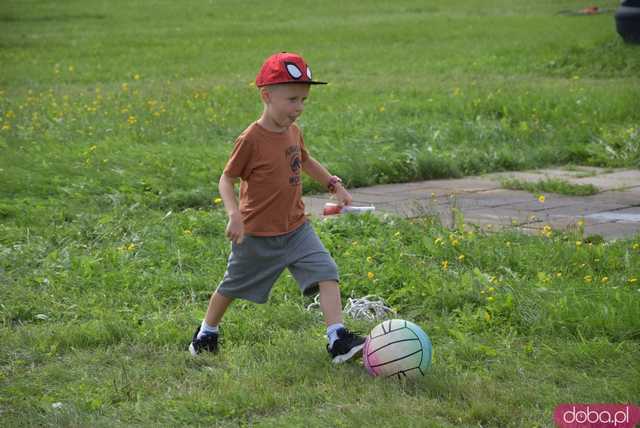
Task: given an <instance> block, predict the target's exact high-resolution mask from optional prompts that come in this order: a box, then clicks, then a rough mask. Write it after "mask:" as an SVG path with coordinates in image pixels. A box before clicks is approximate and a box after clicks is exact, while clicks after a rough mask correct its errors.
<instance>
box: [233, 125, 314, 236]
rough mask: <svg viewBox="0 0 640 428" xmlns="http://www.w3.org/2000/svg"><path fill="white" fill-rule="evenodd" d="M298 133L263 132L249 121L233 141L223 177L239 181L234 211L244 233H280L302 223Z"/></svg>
mask: <svg viewBox="0 0 640 428" xmlns="http://www.w3.org/2000/svg"><path fill="white" fill-rule="evenodd" d="M308 157H309V154H308V153H307V150H306V149H305V147H304V141H303V139H302V134H301V132H300V129H299V128H298V127H297V126H296V125H295V124H293V125H291V126H290V127H289V128H288V129H287V130H286V131H285V132H282V133H280V132H273V131H269V130H267V129H265V128H263V127H262V126H260V125H258V123H257V122H254V123H253V124H251V126H249V127H248V128H247V129H245V130H244V132H242V134H240V136H239V137H238V138H237V139H236V142H235V147H234V149H233V152H232V153H231V157H230V158H229V161H228V162H227V165H226V166H225V168H224V174H226V175H227V176H229V177H232V178H238V177H239V178H240V179H241V182H240V213H241V214H242V219H243V222H244V230H245V232H246V233H247V234H249V235H256V236H276V235H283V234H285V233H287V232H290V231H292V230H293V229H295V228H296V227H298V226H300V225H301V224H302V223H304V221H305V214H304V203H303V202H302V177H301V172H302V163H303V162H305V161H306V160H307V159H308Z"/></svg>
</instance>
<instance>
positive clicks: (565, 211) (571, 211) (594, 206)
mask: <svg viewBox="0 0 640 428" xmlns="http://www.w3.org/2000/svg"><path fill="white" fill-rule="evenodd" d="M625 207H626V205H619V204H615V203H609V204H606V203H602V202H595V203H589V202H588V201H585V200H584V199H580V200H579V201H578V203H575V204H573V205H569V206H558V207H555V208H549V209H546V210H544V211H543V212H544V213H545V214H547V215H549V216H551V217H553V216H557V215H559V216H571V217H576V218H578V217H584V216H586V215H589V214H593V213H598V212H604V211H610V210H618V209H623V208H625Z"/></svg>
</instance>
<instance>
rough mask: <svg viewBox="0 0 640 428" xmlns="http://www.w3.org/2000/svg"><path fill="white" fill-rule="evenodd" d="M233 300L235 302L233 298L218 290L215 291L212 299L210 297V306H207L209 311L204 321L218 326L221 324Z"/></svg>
mask: <svg viewBox="0 0 640 428" xmlns="http://www.w3.org/2000/svg"><path fill="white" fill-rule="evenodd" d="M231 302H233V298H231V297H227V296H224V295H222V294H220V293H218V292H217V291H216V292H214V293H213V294H212V295H211V299H209V306H208V307H207V313H206V315H205V317H204V321H205V322H206V323H207V324H209V325H210V326H217V325H218V324H220V321H222V317H223V316H224V313H225V312H226V311H227V308H228V307H229V305H230V304H231Z"/></svg>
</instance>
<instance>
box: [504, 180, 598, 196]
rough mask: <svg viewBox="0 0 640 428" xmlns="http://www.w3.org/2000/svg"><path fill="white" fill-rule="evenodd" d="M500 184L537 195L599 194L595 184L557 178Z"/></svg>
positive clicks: (506, 181) (509, 181)
mask: <svg viewBox="0 0 640 428" xmlns="http://www.w3.org/2000/svg"><path fill="white" fill-rule="evenodd" d="M500 184H501V186H502V187H504V188H505V189H512V190H526V191H527V192H531V193H537V194H540V193H556V194H558V195H568V196H589V195H595V194H596V193H598V188H597V187H596V186H594V185H593V184H573V183H570V182H568V181H566V180H561V179H557V178H547V179H545V180H539V181H535V182H531V181H525V180H518V179H516V178H510V179H505V180H503V181H502V182H501V183H500Z"/></svg>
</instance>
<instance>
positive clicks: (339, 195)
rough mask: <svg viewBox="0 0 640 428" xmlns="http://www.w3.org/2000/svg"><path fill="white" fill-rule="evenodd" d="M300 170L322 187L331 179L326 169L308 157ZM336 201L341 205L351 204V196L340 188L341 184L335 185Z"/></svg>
mask: <svg viewBox="0 0 640 428" xmlns="http://www.w3.org/2000/svg"><path fill="white" fill-rule="evenodd" d="M302 170H303V171H304V172H305V173H307V174H308V175H309V177H311V178H313V179H314V180H315V181H317V182H318V183H320V184H322V185H323V186H327V184H329V180H330V179H331V174H330V173H329V171H327V169H326V168H325V167H324V166H322V164H320V162H318V161H317V160H315V159H314V158H312V157H311V156H309V157H308V158H307V161H306V162H304V163H303V164H302ZM335 195H336V199H337V200H338V202H340V203H341V204H343V205H350V204H351V200H352V198H351V195H350V194H349V192H347V190H346V189H345V188H344V187H343V186H342V183H336V192H335Z"/></svg>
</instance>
